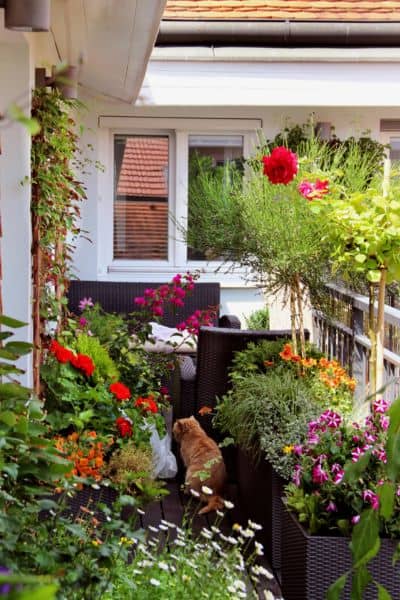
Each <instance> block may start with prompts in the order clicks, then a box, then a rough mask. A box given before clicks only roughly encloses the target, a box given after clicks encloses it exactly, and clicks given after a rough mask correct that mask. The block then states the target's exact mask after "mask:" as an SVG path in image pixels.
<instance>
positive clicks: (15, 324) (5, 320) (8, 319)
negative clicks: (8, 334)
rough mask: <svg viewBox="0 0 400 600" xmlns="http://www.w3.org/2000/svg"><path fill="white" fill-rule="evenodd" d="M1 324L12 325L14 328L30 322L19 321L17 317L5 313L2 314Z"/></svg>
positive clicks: (0, 317) (0, 316)
mask: <svg viewBox="0 0 400 600" xmlns="http://www.w3.org/2000/svg"><path fill="white" fill-rule="evenodd" d="M0 324H1V325H5V326H6V327H11V328H12V329H18V328H19V327H25V326H26V325H27V324H28V323H24V322H23V321H17V319H12V318H11V317H6V316H5V315H0Z"/></svg>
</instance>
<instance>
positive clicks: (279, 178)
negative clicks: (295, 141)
mask: <svg viewBox="0 0 400 600" xmlns="http://www.w3.org/2000/svg"><path fill="white" fill-rule="evenodd" d="M262 161H263V163H264V175H266V176H267V177H268V179H269V180H270V182H271V183H283V184H285V185H287V184H288V183H290V182H291V181H292V180H293V179H294V177H295V176H296V174H297V171H298V162H297V156H296V154H294V152H291V150H288V148H285V147H284V146H278V147H277V148H274V149H273V150H272V152H271V154H270V155H269V156H263V159H262Z"/></svg>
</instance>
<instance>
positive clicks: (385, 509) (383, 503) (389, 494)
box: [378, 482, 395, 520]
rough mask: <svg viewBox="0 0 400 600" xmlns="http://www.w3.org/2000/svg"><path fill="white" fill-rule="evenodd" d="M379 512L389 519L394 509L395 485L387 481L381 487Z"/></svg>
mask: <svg viewBox="0 0 400 600" xmlns="http://www.w3.org/2000/svg"><path fill="white" fill-rule="evenodd" d="M378 495H379V513H380V515H381V517H383V518H384V519H386V520H388V519H390V517H391V516H392V514H393V511H394V501H395V486H394V484H393V483H390V482H386V483H384V484H383V485H382V486H380V488H379V494H378Z"/></svg>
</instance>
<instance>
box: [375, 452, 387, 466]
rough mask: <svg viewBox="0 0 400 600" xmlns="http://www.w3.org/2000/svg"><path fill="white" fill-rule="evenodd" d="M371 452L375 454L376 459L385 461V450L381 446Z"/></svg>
mask: <svg viewBox="0 0 400 600" xmlns="http://www.w3.org/2000/svg"><path fill="white" fill-rule="evenodd" d="M372 454H373V455H374V456H376V458H377V459H378V460H381V461H382V462H383V463H386V462H387V456H386V452H385V450H384V449H383V448H376V449H375V450H373V451H372Z"/></svg>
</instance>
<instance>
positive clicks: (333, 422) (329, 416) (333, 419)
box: [318, 409, 342, 429]
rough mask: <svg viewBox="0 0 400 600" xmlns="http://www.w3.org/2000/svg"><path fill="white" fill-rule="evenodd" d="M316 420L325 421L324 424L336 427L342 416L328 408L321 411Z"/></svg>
mask: <svg viewBox="0 0 400 600" xmlns="http://www.w3.org/2000/svg"><path fill="white" fill-rule="evenodd" d="M318 420H319V422H320V423H325V425H327V426H328V427H332V428H334V429H336V427H339V425H340V424H341V422H342V417H341V416H340V415H339V414H338V413H335V412H334V411H333V410H330V409H328V410H326V411H325V412H323V413H322V415H321V416H320V417H319V419H318Z"/></svg>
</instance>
